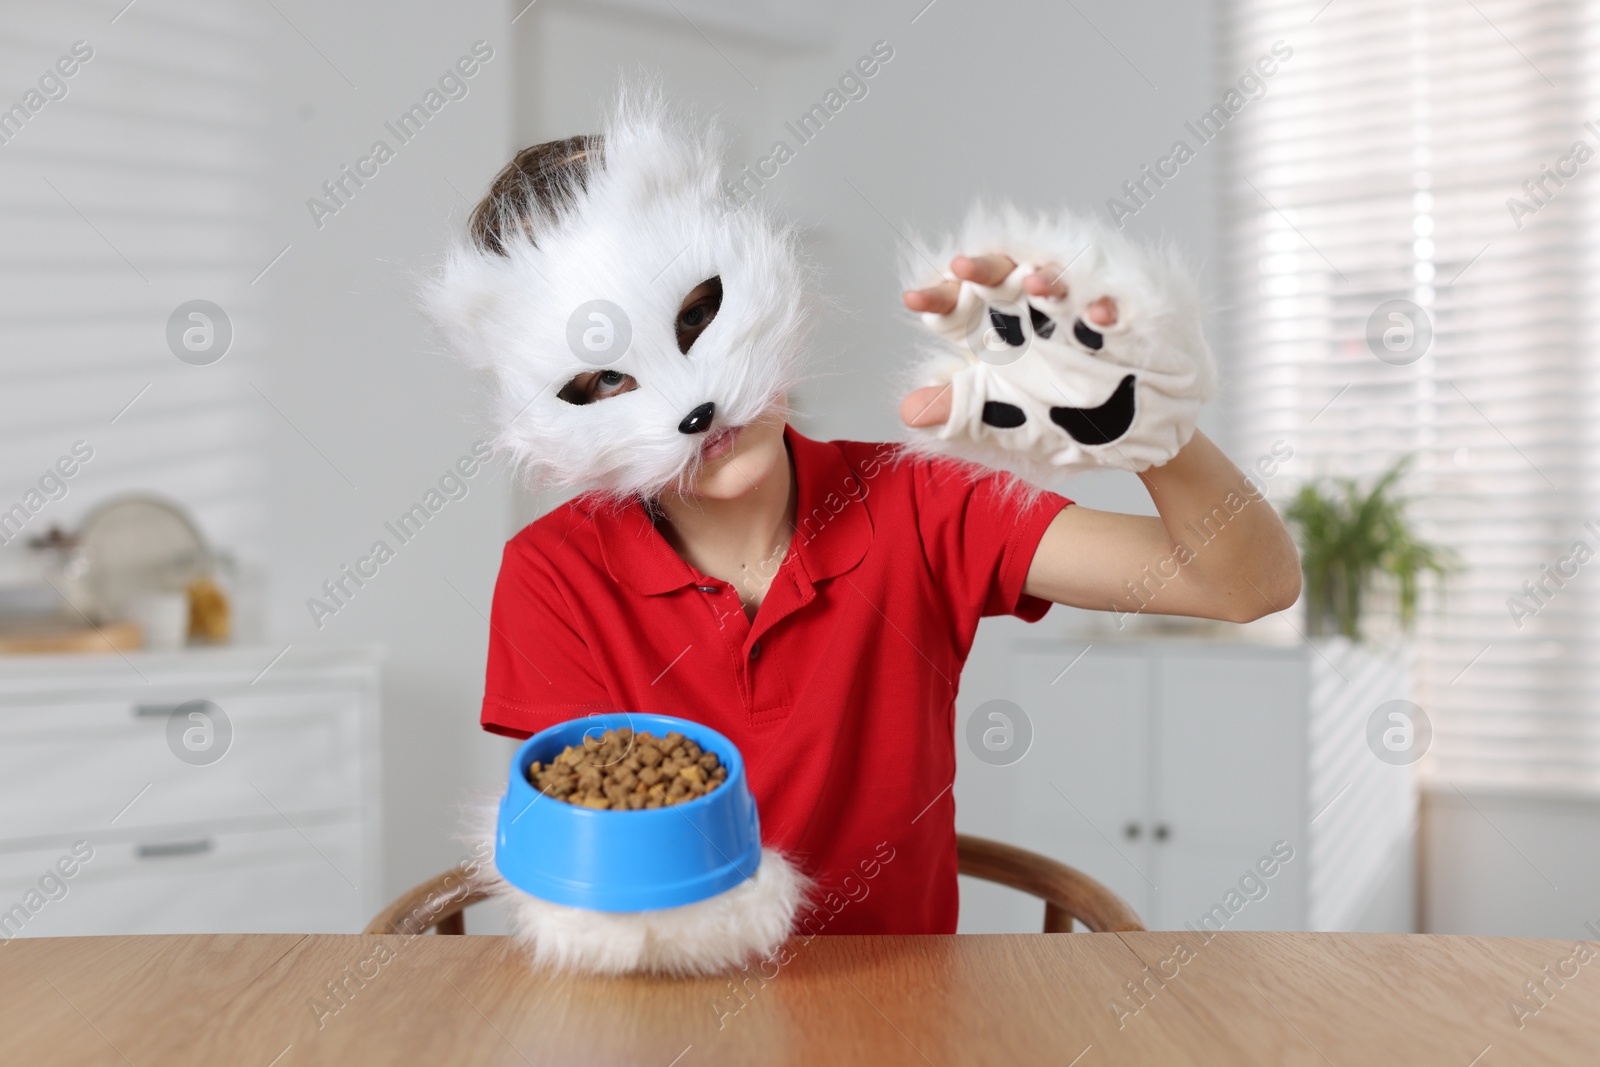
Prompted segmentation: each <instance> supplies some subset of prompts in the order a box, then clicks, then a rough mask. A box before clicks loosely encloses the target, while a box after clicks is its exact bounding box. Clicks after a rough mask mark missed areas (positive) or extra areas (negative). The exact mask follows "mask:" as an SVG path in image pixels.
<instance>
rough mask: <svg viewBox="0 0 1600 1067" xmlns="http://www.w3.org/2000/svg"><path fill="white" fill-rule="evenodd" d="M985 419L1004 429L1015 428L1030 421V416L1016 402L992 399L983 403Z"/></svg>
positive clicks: (992, 424)
mask: <svg viewBox="0 0 1600 1067" xmlns="http://www.w3.org/2000/svg"><path fill="white" fill-rule="evenodd" d="M983 421H984V422H985V423H987V424H988V425H990V426H998V427H999V428H1000V429H1002V430H1014V429H1016V428H1017V427H1018V426H1021V425H1022V424H1023V423H1025V422H1027V421H1028V416H1027V415H1026V414H1025V413H1024V412H1023V410H1022V409H1021V408H1019V407H1017V405H1015V404H1005V403H1001V402H1000V401H998V400H991V401H989V402H988V403H986V404H984V405H983Z"/></svg>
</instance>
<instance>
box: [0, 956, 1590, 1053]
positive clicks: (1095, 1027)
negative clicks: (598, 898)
mask: <svg viewBox="0 0 1600 1067" xmlns="http://www.w3.org/2000/svg"><path fill="white" fill-rule="evenodd" d="M791 951H792V953H793V958H792V960H790V961H789V962H788V963H787V964H785V965H784V966H782V967H781V968H778V969H777V972H776V975H775V977H772V978H771V979H770V980H767V981H765V982H763V981H762V979H761V978H760V977H759V976H756V975H754V974H752V976H751V977H749V978H748V979H747V984H746V988H745V991H744V993H743V996H742V998H741V997H739V996H736V995H735V993H734V991H733V986H731V985H730V982H729V980H728V979H727V978H723V979H719V980H694V981H673V980H669V979H662V978H629V979H617V980H601V979H589V978H583V979H579V978H551V977H546V976H540V975H536V974H533V973H531V972H530V971H529V970H528V968H527V966H526V964H525V962H524V961H523V960H522V959H521V957H519V956H518V955H517V954H516V950H515V949H514V948H513V947H512V946H511V945H510V944H509V943H508V942H507V941H506V940H505V939H503V938H498V937H485V936H469V937H440V936H436V935H423V936H419V937H415V938H411V939H407V938H405V937H364V936H354V935H351V936H344V935H340V936H310V937H299V936H280V935H207V936H188V937H86V938H62V939H37V940H29V939H17V940H14V941H11V942H8V943H6V944H4V945H0V1063H3V1064H27V1065H34V1064H48V1065H51V1067H68V1065H76V1064H96V1065H98V1064H106V1065H113V1064H114V1065H121V1067H125V1065H128V1064H132V1065H134V1067H157V1065H159V1067H168V1065H173V1064H207V1065H216V1064H225V1065H228V1067H236V1065H243V1067H301V1065H305V1064H366V1063H374V1064H378V1063H382V1064H389V1063H415V1064H430V1065H431V1064H443V1065H456V1064H508V1065H518V1064H538V1065H540V1067H543V1065H545V1064H560V1063H575V1064H577V1063H581V1064H588V1065H608V1064H617V1065H628V1067H638V1065H642V1067H693V1065H696V1064H708V1063H727V1064H740V1065H762V1067H764V1065H767V1064H790V1063H792V1064H807V1065H814V1064H827V1065H832V1064H858V1063H865V1064H872V1065H874V1067H884V1065H889V1064H924V1063H927V1064H934V1065H936V1067H946V1065H949V1067H960V1065H967V1064H989V1063H993V1064H1035V1063H1039V1064H1055V1065H1058V1067H1069V1065H1078V1067H1100V1065H1103V1064H1155V1065H1161V1067H1168V1065H1178V1064H1225V1065H1228V1067H1235V1065H1241V1064H1264V1065H1273V1067H1278V1065H1300V1064H1306V1065H1313V1067H1326V1065H1333V1067H1347V1065H1348V1067H1387V1065H1389V1064H1403V1065H1407V1067H1411V1065H1419V1064H1439V1065H1442V1067H1469V1065H1471V1067H1499V1065H1505V1064H1530V1065H1532V1064H1538V1065H1542V1067H1549V1065H1553V1064H1584V1065H1591V1067H1592V1065H1594V1064H1597V1063H1600V949H1594V948H1593V947H1592V946H1585V948H1584V949H1583V953H1582V954H1583V955H1585V956H1588V955H1589V953H1591V952H1593V953H1594V954H1593V956H1592V957H1591V958H1588V959H1587V960H1586V961H1584V962H1579V961H1578V960H1576V959H1575V958H1574V945H1573V944H1571V943H1563V942H1558V941H1531V940H1509V939H1498V938H1458V937H1427V936H1387V935H1362V934H1287V933H1285V934H1274V933H1223V934H1219V935H1215V936H1214V937H1213V939H1212V940H1211V941H1210V942H1206V941H1203V940H1202V939H1201V938H1200V936H1199V935H1196V934H1193V933H1187V932H1183V933H1140V934H1031V935H1017V936H966V937H900V938H892V937H819V938H816V939H814V940H813V941H811V942H810V943H808V944H803V943H801V942H799V941H796V942H791ZM1565 961H1571V962H1565ZM1546 967H1549V968H1550V970H1549V971H1548V972H1546V970H1545V968H1546ZM1146 968H1148V970H1146ZM1574 971H1576V974H1575V976H1574ZM769 973H771V969H770V968H769ZM1562 973H1565V974H1566V975H1568V976H1569V977H1566V978H1561V977H1560V975H1561V974H1562ZM1162 974H1165V975H1166V976H1167V977H1161V975H1162ZM360 975H366V976H367V977H365V978H362V977H359V976H360ZM1549 975H1555V976H1557V977H1555V978H1551V977H1548V976H1549ZM1541 980H1542V981H1543V982H1544V983H1545V988H1546V989H1547V990H1548V992H1547V993H1545V995H1544V997H1543V998H1542V999H1543V1003H1542V1005H1541V1003H1540V1001H1539V1000H1535V999H1533V998H1531V997H1530V996H1529V994H1528V992H1527V989H1526V987H1525V986H1524V983H1525V982H1530V981H1531V982H1535V983H1538V982H1540V981H1541ZM341 981H343V983H344V989H345V990H346V992H345V993H344V994H343V996H342V998H336V997H335V996H333V995H332V994H331V993H330V988H334V987H336V986H337V983H339V982H341ZM1558 981H1560V982H1562V983H1564V984H1561V985H1558V984H1557V982H1558ZM1127 983H1135V984H1136V985H1137V984H1139V983H1143V989H1144V992H1143V994H1142V996H1141V997H1140V998H1137V999H1136V998H1135V997H1134V996H1133V994H1132V993H1130V992H1129V986H1128V984H1127ZM1519 999H1520V1000H1521V1001H1522V1003H1523V1004H1524V1013H1523V1015H1522V1018H1521V1019H1520V1023H1521V1026H1520V1028H1519V1025H1518V1023H1519V1019H1518V1017H1517V1013H1515V1012H1513V1010H1512V1009H1511V1008H1510V1006H1509V1005H1510V1004H1511V1003H1513V1002H1516V1001H1518V1000H1519ZM1113 1001H1119V1002H1120V1003H1121V1004H1122V1008H1121V1010H1120V1012H1119V1011H1117V1010H1114V1009H1113V1008H1112V1007H1111V1006H1110V1005H1111V1004H1112V1002H1113ZM1535 1008H1537V1009H1538V1010H1537V1013H1536V1014H1535V1013H1534V1009H1535Z"/></svg>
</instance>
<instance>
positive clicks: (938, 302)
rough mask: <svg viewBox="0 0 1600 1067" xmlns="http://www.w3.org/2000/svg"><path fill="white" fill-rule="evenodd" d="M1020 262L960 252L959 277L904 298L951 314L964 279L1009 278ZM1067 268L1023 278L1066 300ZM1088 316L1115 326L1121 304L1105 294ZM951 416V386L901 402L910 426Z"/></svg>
mask: <svg viewBox="0 0 1600 1067" xmlns="http://www.w3.org/2000/svg"><path fill="white" fill-rule="evenodd" d="M1016 269H1017V264H1016V262H1015V261H1014V260H1012V258H1011V257H1010V256H1003V255H983V256H956V257H955V258H954V259H952V260H951V261H950V273H952V274H954V275H955V276H956V280H954V281H947V282H941V283H939V284H938V285H934V286H930V287H928V288H926V289H907V290H906V291H905V293H904V294H902V296H901V299H902V300H904V301H905V305H906V307H907V308H909V309H911V310H912V311H918V312H932V313H933V314H935V315H948V314H950V312H952V311H954V310H955V307H956V296H957V294H958V293H959V292H960V289H961V282H963V281H968V282H975V283H977V284H978V285H999V284H1000V283H1001V282H1003V281H1005V280H1006V278H1007V277H1008V276H1009V275H1010V274H1011V272H1012V271H1014V270H1016ZM1063 274H1065V271H1063V270H1062V269H1061V267H1060V266H1059V265H1058V264H1054V263H1047V264H1045V265H1044V267H1043V268H1042V269H1040V270H1036V271H1034V272H1033V273H1032V274H1029V275H1028V276H1026V277H1025V278H1023V279H1022V288H1023V289H1024V290H1025V291H1026V292H1027V293H1028V294H1029V295H1031V296H1037V297H1041V298H1043V299H1046V300H1065V299H1066V298H1067V283H1066V281H1065V280H1063V278H1062V275H1063ZM1088 319H1089V321H1090V322H1092V323H1094V324H1095V325H1097V326H1111V325H1114V324H1115V323H1116V321H1117V305H1116V302H1115V301H1113V300H1112V299H1111V298H1110V297H1101V298H1100V299H1099V300H1096V301H1095V302H1094V303H1092V304H1090V305H1089V307H1088ZM949 417H950V387H949V386H938V385H930V386H928V387H927V388H925V389H916V390H913V391H912V393H911V394H910V395H909V396H907V397H906V398H905V400H904V401H903V402H902V403H901V404H900V418H901V419H902V420H903V421H904V422H905V424H906V425H907V426H913V427H918V426H938V425H939V424H940V423H943V422H944V421H945V420H946V419H948V418H949Z"/></svg>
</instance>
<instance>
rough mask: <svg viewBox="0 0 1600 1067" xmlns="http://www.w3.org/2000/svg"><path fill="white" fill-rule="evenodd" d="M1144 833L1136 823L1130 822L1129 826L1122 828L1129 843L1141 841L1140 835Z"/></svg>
mask: <svg viewBox="0 0 1600 1067" xmlns="http://www.w3.org/2000/svg"><path fill="white" fill-rule="evenodd" d="M1142 832H1143V828H1142V827H1140V825H1139V824H1138V823H1136V822H1130V823H1129V824H1128V825H1127V826H1124V827H1123V828H1122V836H1123V837H1126V838H1127V839H1128V840H1129V841H1137V840H1139V834H1140V833H1142Z"/></svg>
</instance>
